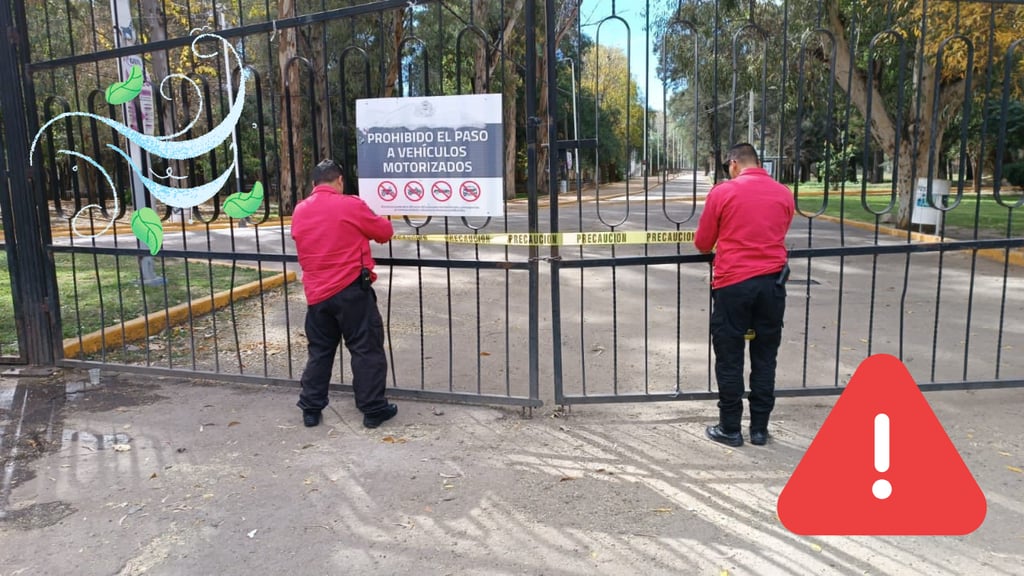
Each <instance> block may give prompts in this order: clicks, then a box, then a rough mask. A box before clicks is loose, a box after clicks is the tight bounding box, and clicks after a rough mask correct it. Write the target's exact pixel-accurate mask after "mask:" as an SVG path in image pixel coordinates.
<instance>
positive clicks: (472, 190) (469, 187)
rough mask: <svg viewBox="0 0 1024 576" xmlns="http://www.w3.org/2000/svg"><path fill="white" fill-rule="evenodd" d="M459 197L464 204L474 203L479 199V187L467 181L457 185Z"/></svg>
mask: <svg viewBox="0 0 1024 576" xmlns="http://www.w3.org/2000/svg"><path fill="white" fill-rule="evenodd" d="M459 196H462V199H463V200H465V201H466V202H476V201H477V199H479V198H480V185H479V184H477V183H476V182H473V181H472V180H467V181H466V182H463V183H462V184H460V185H459Z"/></svg>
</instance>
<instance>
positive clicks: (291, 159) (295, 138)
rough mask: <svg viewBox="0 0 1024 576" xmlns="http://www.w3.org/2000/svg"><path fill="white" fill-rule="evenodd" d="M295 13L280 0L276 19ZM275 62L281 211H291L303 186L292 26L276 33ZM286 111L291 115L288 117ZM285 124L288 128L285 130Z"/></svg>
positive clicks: (292, 3)
mask: <svg viewBox="0 0 1024 576" xmlns="http://www.w3.org/2000/svg"><path fill="white" fill-rule="evenodd" d="M294 16H295V0H280V2H279V3H278V18H280V19H282V20H284V19H286V18H293V17H294ZM277 53H278V65H279V66H280V69H281V108H280V122H279V123H278V127H279V129H280V130H281V172H280V174H281V186H280V189H281V212H282V213H283V214H291V213H292V210H294V209H295V204H296V203H297V202H298V199H299V194H300V189H301V188H302V187H304V186H305V185H306V182H305V168H304V165H303V163H304V158H303V146H302V124H303V122H302V118H303V115H302V97H301V87H300V85H299V78H300V77H299V67H298V66H297V65H296V64H293V63H292V62H291V60H292V58H294V57H295V56H297V55H298V46H297V33H296V31H295V28H286V29H283V30H281V31H280V33H279V34H278V49H277ZM289 111H290V114H291V116H289ZM289 126H290V127H291V129H290V130H289Z"/></svg>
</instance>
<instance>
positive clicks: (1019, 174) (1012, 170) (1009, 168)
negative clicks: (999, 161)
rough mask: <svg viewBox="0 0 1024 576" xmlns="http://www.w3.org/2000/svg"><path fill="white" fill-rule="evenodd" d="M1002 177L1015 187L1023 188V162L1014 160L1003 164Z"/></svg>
mask: <svg viewBox="0 0 1024 576" xmlns="http://www.w3.org/2000/svg"><path fill="white" fill-rule="evenodd" d="M1003 177H1004V178H1006V181H1007V182H1009V183H1010V184H1012V185H1013V186H1015V187H1017V188H1024V162H1014V163H1013V164H1007V165H1005V166H1003Z"/></svg>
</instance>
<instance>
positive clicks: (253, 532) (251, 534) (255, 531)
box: [246, 528, 260, 538]
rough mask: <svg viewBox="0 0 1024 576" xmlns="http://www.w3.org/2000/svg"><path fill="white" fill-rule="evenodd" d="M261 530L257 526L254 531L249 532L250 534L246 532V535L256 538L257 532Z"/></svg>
mask: <svg viewBox="0 0 1024 576" xmlns="http://www.w3.org/2000/svg"><path fill="white" fill-rule="evenodd" d="M259 531H260V529H259V528H257V529H255V530H253V531H252V532H249V533H248V534H246V536H248V537H249V538H255V537H256V533H257V532H259Z"/></svg>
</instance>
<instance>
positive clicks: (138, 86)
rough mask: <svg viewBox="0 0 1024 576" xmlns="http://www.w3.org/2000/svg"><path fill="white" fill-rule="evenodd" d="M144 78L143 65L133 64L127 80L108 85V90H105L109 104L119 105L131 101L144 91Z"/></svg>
mask: <svg viewBox="0 0 1024 576" xmlns="http://www.w3.org/2000/svg"><path fill="white" fill-rule="evenodd" d="M143 80H144V78H143V76H142V67H141V66H139V65H135V66H132V71H131V74H129V75H128V79H127V80H125V81H124V82H114V83H113V84H111V85H110V86H107V90H106V92H104V97H106V99H107V104H111V105H113V106H118V105H120V104H126V103H128V102H131V101H132V100H134V99H135V98H136V97H137V96H138V95H139V93H140V92H142V81H143Z"/></svg>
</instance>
